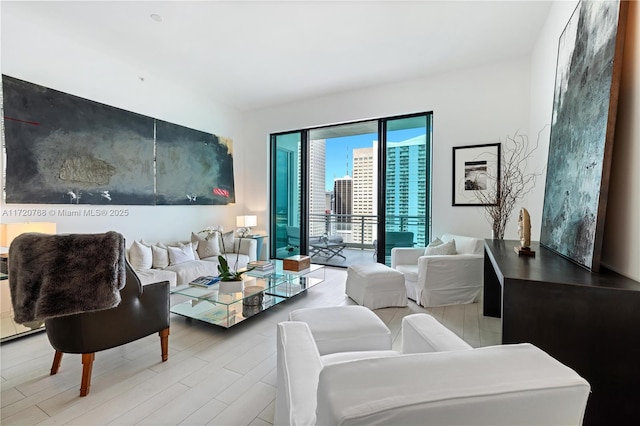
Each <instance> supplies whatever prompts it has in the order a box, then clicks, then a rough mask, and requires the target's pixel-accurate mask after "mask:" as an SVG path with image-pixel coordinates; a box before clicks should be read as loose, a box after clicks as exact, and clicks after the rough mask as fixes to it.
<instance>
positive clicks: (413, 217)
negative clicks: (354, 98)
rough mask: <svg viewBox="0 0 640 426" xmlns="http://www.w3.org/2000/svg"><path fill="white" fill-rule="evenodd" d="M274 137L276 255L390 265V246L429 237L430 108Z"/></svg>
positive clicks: (273, 249)
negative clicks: (408, 113) (415, 112)
mask: <svg viewBox="0 0 640 426" xmlns="http://www.w3.org/2000/svg"><path fill="white" fill-rule="evenodd" d="M271 141H272V146H271V159H272V161H271V163H272V165H271V167H272V172H271V179H272V184H271V188H272V194H271V206H272V219H271V233H272V235H276V236H277V237H276V238H275V239H272V240H271V251H270V253H271V256H272V257H277V258H282V257H286V256H287V255H291V254H298V253H302V254H311V255H312V261H313V262H314V263H324V264H330V265H336V266H348V265H349V264H352V263H356V262H357V263H361V262H363V261H369V262H375V261H380V262H385V263H387V264H388V263H389V261H390V258H389V255H390V250H391V248H392V247H401V246H412V245H424V244H425V242H426V241H428V239H429V226H430V220H429V218H430V203H429V199H430V196H431V193H430V177H429V171H430V151H431V113H422V114H413V115H408V116H402V117H390V118H382V119H376V120H367V121H362V122H356V123H348V124H341V125H334V126H324V127H318V128H313V129H305V130H299V131H294V132H289V133H281V134H274V135H272V137H271ZM285 183H286V185H285ZM296 185H297V187H296ZM285 211H286V212H289V213H288V214H287V215H286V217H285V214H284V213H282V212H285ZM323 245H328V250H323V249H322V248H323Z"/></svg>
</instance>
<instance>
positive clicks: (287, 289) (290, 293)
mask: <svg viewBox="0 0 640 426" xmlns="http://www.w3.org/2000/svg"><path fill="white" fill-rule="evenodd" d="M272 262H273V263H274V264H275V269H273V270H271V271H269V272H260V271H257V270H252V271H249V272H246V273H245V274H244V275H243V278H244V281H242V282H233V281H231V282H222V281H219V282H217V283H216V284H213V285H212V286H211V287H208V288H203V287H197V286H193V285H190V284H185V285H181V286H178V287H175V288H172V289H171V294H175V295H181V296H185V297H187V298H188V300H187V301H185V302H182V303H179V304H177V305H174V306H172V307H171V312H172V313H174V314H178V315H182V316H184V317H187V318H192V319H196V320H198V321H204V322H206V323H209V324H214V325H217V326H220V327H224V328H229V327H232V326H234V325H236V324H238V323H240V322H242V321H244V320H245V319H247V318H250V317H252V316H254V315H256V314H258V313H260V312H262V311H265V310H267V309H269V308H271V307H273V306H275V305H277V304H278V303H281V302H284V301H285V300H287V299H290V298H292V297H294V296H296V295H298V294H300V293H303V292H305V291H307V290H308V289H309V288H311V287H313V286H315V285H317V284H320V283H321V282H323V281H324V278H325V269H324V266H323V265H313V264H312V265H311V267H310V268H308V269H305V270H303V271H300V272H295V271H288V270H284V269H283V268H282V261H281V260H272Z"/></svg>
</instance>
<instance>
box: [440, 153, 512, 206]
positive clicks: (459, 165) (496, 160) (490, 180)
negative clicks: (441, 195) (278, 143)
mask: <svg viewBox="0 0 640 426" xmlns="http://www.w3.org/2000/svg"><path fill="white" fill-rule="evenodd" d="M499 183H500V144H499V143H493V144H486V145H469V146H454V147H453V201H452V205H454V206H491V205H495V204H496V202H495V201H496V195H497V192H498V185H499Z"/></svg>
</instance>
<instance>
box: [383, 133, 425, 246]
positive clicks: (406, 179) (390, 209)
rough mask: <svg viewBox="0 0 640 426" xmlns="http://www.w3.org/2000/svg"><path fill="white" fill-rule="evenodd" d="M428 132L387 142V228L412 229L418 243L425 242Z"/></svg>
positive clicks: (422, 243)
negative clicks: (398, 140)
mask: <svg viewBox="0 0 640 426" xmlns="http://www.w3.org/2000/svg"><path fill="white" fill-rule="evenodd" d="M425 138H426V135H421V136H416V137H415V138H411V139H407V140H405V141H402V142H389V143H388V144H387V156H386V161H387V182H386V184H387V196H386V216H387V223H390V222H392V223H393V225H387V230H389V231H391V230H395V231H411V232H413V233H414V241H415V242H416V243H417V244H418V245H424V244H425V243H426V241H425V240H426V226H425V223H424V221H425V220H426V217H427V164H426V161H424V159H425V158H426V149H427V147H426V143H425Z"/></svg>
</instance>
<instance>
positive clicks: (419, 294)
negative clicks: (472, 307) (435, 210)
mask: <svg viewBox="0 0 640 426" xmlns="http://www.w3.org/2000/svg"><path fill="white" fill-rule="evenodd" d="M441 240H442V241H443V242H445V243H447V242H449V241H451V240H455V245H456V251H457V254H454V255H431V256H425V250H426V248H425V247H413V248H403V247H397V248H394V249H392V250H391V267H392V268H394V269H396V270H398V271H400V272H402V273H403V274H404V279H405V285H406V287H407V297H408V298H409V299H411V300H414V301H415V302H416V303H417V304H418V305H421V306H425V307H435V306H445V305H456V304H461V303H473V302H475V301H477V300H478V298H479V296H480V292H481V291H482V280H483V271H484V241H483V240H481V239H479V238H473V237H464V236H461V235H451V234H445V235H443V236H442V237H441Z"/></svg>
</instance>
